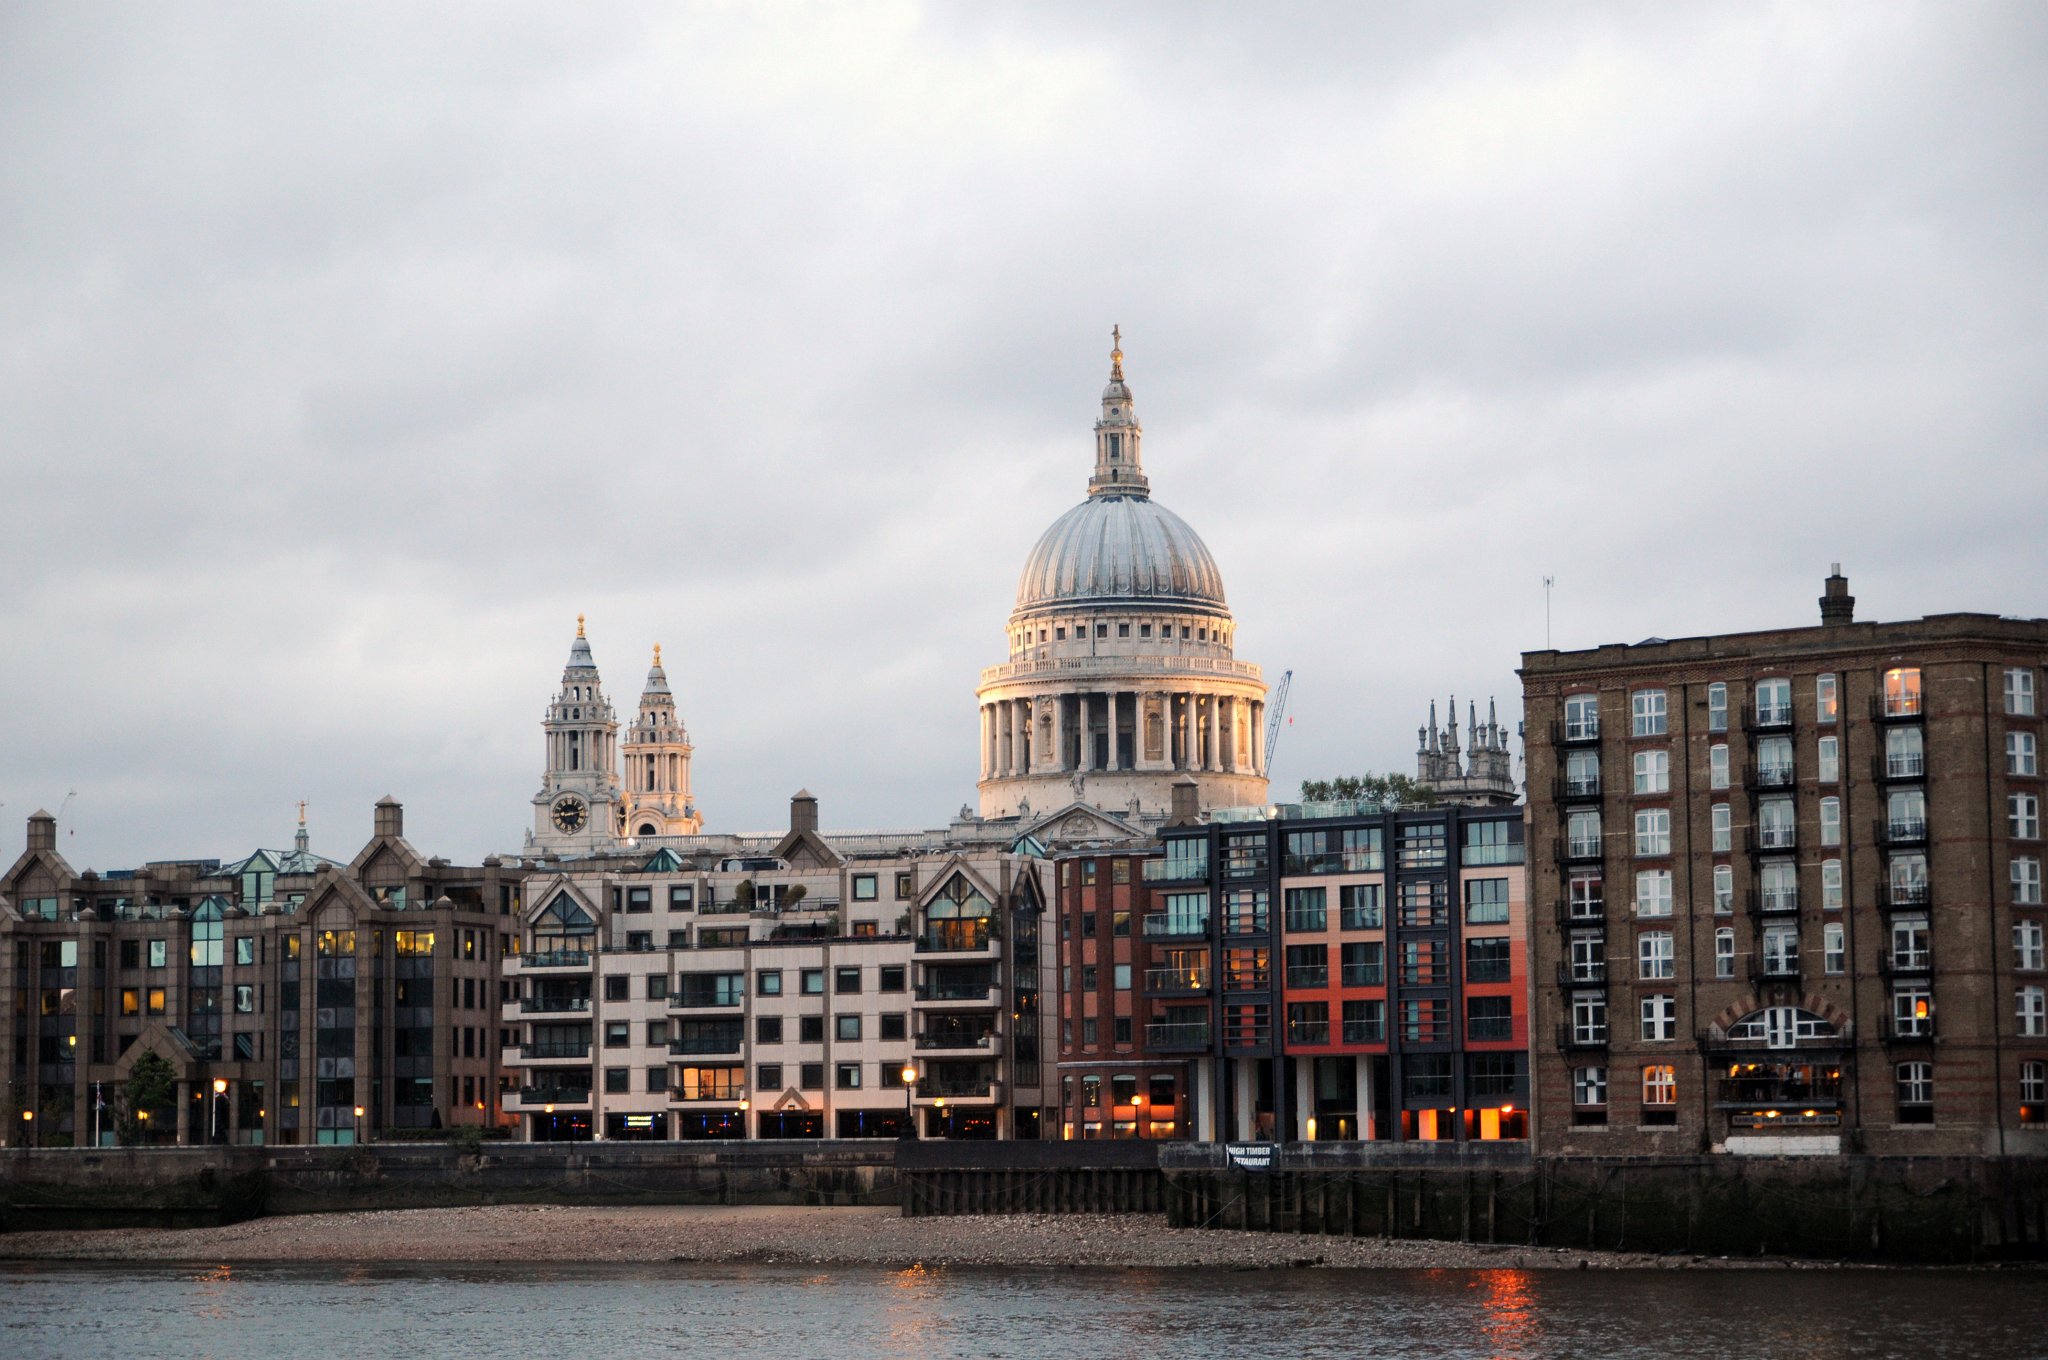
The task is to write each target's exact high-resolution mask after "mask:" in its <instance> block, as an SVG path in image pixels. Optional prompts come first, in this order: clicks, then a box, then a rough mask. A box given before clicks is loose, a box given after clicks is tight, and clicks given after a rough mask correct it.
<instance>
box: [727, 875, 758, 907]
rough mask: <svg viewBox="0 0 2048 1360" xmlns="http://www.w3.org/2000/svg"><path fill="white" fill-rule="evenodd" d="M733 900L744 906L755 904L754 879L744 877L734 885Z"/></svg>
mask: <svg viewBox="0 0 2048 1360" xmlns="http://www.w3.org/2000/svg"><path fill="white" fill-rule="evenodd" d="M732 900H733V901H735V902H737V903H739V904H740V905H741V906H743V907H751V906H753V905H754V880H753V879H751V878H743V879H741V880H740V881H739V882H738V883H736V884H734V885H733V890H732Z"/></svg>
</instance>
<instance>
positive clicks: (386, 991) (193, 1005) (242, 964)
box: [0, 798, 524, 1147]
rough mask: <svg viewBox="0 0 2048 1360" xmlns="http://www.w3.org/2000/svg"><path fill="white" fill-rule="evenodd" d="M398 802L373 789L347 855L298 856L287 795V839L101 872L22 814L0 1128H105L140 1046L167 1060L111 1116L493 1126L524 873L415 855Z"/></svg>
mask: <svg viewBox="0 0 2048 1360" xmlns="http://www.w3.org/2000/svg"><path fill="white" fill-rule="evenodd" d="M403 815H404V814H403V809H402V808H401V807H400V806H399V805H398V804H397V803H396V802H394V801H392V800H391V799H388V798H387V799H384V800H383V801H381V802H379V803H378V804H377V807H376V811H375V816H374V831H373V834H372V836H371V838H370V840H369V841H368V842H367V843H366V844H365V845H364V846H363V848H362V849H361V851H359V852H358V853H357V854H356V856H355V858H354V859H353V860H352V861H351V862H349V863H346V864H343V863H339V862H337V861H334V860H330V859H326V858H323V857H321V856H319V855H316V854H314V853H312V851H311V850H310V849H309V848H308V845H307V835H306V828H305V821H304V817H303V814H302V816H301V819H300V823H299V832H298V837H297V841H296V844H295V845H294V847H293V848H292V849H291V850H257V851H255V852H253V853H251V854H249V855H247V856H245V857H243V858H242V859H240V860H238V861H235V862H233V863H228V864H223V863H221V862H220V861H218V860H210V859H209V860H183V861H163V862H154V863H150V864H145V865H144V866H143V867H141V868H140V869H134V870H118V871H113V872H109V873H105V874H98V873H94V872H92V871H91V870H86V871H84V872H78V871H75V870H74V869H73V868H72V867H71V866H70V865H69V864H68V863H66V862H65V860H64V857H63V856H62V855H61V854H59V853H58V851H57V825H56V820H55V819H54V818H53V817H51V816H50V815H49V814H48V813H41V812H39V813H37V814H35V815H34V816H32V817H30V818H29V819H28V841H27V846H26V848H25V849H24V851H23V853H22V854H21V856H20V857H19V858H18V859H17V860H16V861H15V862H14V864H13V866H12V867H11V868H10V869H8V870H7V872H6V874H5V876H4V877H0V957H4V958H7V959H8V960H9V961H10V963H11V966H10V967H9V968H7V969H6V970H5V971H0V1053H4V1054H6V1055H7V1062H8V1067H7V1069H6V1077H7V1081H6V1090H7V1097H6V1108H5V1110H4V1111H0V1113H4V1114H5V1116H6V1121H5V1122H6V1125H7V1127H6V1129H5V1130H4V1135H0V1136H4V1138H5V1139H6V1141H8V1142H17V1143H18V1142H33V1143H35V1144H37V1145H40V1146H45V1147H48V1146H62V1145H74V1146H75V1145H86V1144H90V1143H92V1142H93V1140H94V1137H95V1133H97V1136H98V1138H99V1140H100V1141H101V1142H102V1143H111V1142H112V1141H113V1140H114V1138H115V1136H116V1128H117V1124H118V1123H120V1122H121V1121H122V1119H123V1116H124V1114H126V1113H127V1112H126V1111H125V1110H124V1108H123V1097H124V1094H125V1089H126V1083H127V1080H128V1078H129V1076H130V1074H131V1073H132V1071H133V1068H134V1064H135V1062H136V1060H137V1059H139V1058H140V1057H141V1055H142V1054H143V1053H145V1052H153V1053H155V1054H157V1055H158V1056H159V1057H161V1058H163V1059H165V1060H166V1061H167V1062H169V1063H170V1064H171V1067H172V1069H173V1071H174V1073H175V1078H176V1086H175V1088H174V1089H175V1094H174V1096H173V1098H172V1100H171V1102H170V1103H169V1105H168V1106H166V1107H162V1108H159V1109H156V1110H152V1111H150V1112H149V1116H150V1117H149V1118H148V1119H147V1120H136V1121H135V1122H134V1123H131V1124H130V1125H129V1126H128V1131H129V1134H130V1136H132V1137H139V1138H140V1139H141V1140H142V1141H146V1142H153V1143H156V1142H161V1143H171V1142H176V1143H181V1144H182V1143H199V1142H204V1141H207V1140H208V1139H217V1140H219V1141H223V1142H237V1143H271V1144H279V1143H348V1142H353V1141H355V1140H356V1139H357V1137H358V1136H360V1137H362V1138H364V1139H369V1138H372V1137H388V1136H390V1134H391V1131H394V1130H397V1131H405V1130H416V1131H418V1132H420V1133H422V1134H425V1133H426V1132H428V1131H430V1130H433V1129H439V1128H449V1127H454V1126H458V1125H464V1124H469V1125H491V1124H495V1123H497V1122H498V1121H499V1119H500V1116H501V1108H500V1102H499V1066H498V1042H497V1037H498V1036H497V1029H496V1022H497V1015H498V1004H499V1003H498V995H499V988H498V972H499V956H500V952H501V946H502V942H503V938H504V937H503V935H502V934H501V932H505V931H509V929H510V927H511V925H512V920H511V913H512V910H513V905H514V903H515V901H516V899H517V892H518V886H519V882H520V880H521V878H522V877H523V876H524V875H523V872H522V870H520V869H519V868H518V867H517V866H516V865H499V864H498V863H497V862H496V861H494V860H486V861H485V862H484V864H483V865H482V866H481V867H478V868H462V867H458V866H453V865H450V864H448V863H447V862H446V861H444V860H438V859H434V860H430V859H427V858H425V857H424V856H422V855H421V854H420V853H419V852H418V851H417V850H415V849H414V848H413V847H412V846H411V845H410V844H408V843H407V842H406V840H405V836H404V821H403ZM216 1083H219V1084H220V1085H221V1089H219V1090H218V1093H217V1094H216ZM357 1107H361V1109H362V1114H361V1115H360V1116H358V1115H357V1114H356V1110H357ZM24 1114H26V1115H29V1116H30V1118H27V1119H24V1118H23V1115H24Z"/></svg>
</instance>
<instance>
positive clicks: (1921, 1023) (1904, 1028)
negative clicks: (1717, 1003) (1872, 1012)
mask: <svg viewBox="0 0 2048 1360" xmlns="http://www.w3.org/2000/svg"><path fill="white" fill-rule="evenodd" d="M1882 1038H1883V1041H1884V1042H1885V1043H1887V1044H1896V1045H1912V1044H1931V1043H1933V1042H1934V1017H1933V1016H1931V1015H1922V1016H1915V1017H1912V1018H1909V1019H1901V1018H1900V1017H1898V1016H1896V1015H1887V1016H1886V1017H1885V1018H1884V1025H1883V1032H1882Z"/></svg>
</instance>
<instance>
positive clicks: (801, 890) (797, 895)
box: [782, 883, 811, 911]
mask: <svg viewBox="0 0 2048 1360" xmlns="http://www.w3.org/2000/svg"><path fill="white" fill-rule="evenodd" d="M810 895H811V890H810V889H809V888H806V887H805V886H804V885H803V884H801V883H792V884H790V885H789V891H788V892H786V893H784V894H783V897H782V909H783V910H784V911H789V910H791V909H793V908H794V907H795V906H796V904H797V903H799V902H801V901H803V900H804V899H805V898H806V897H809V896H810Z"/></svg>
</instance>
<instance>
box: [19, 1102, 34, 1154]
mask: <svg viewBox="0 0 2048 1360" xmlns="http://www.w3.org/2000/svg"><path fill="white" fill-rule="evenodd" d="M21 1144H22V1146H23V1147H29V1148H32V1147H34V1146H35V1145H36V1112H35V1111H34V1110H23V1111H22V1112H21Z"/></svg>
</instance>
